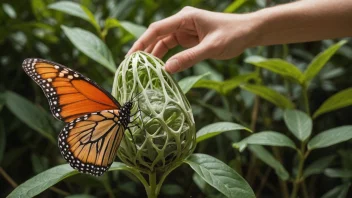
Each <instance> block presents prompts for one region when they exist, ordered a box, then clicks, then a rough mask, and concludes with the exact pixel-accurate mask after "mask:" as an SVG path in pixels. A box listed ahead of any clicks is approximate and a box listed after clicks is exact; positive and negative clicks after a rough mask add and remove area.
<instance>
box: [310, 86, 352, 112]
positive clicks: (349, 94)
mask: <svg viewBox="0 0 352 198" xmlns="http://www.w3.org/2000/svg"><path fill="white" fill-rule="evenodd" d="M350 105H352V88H348V89H344V90H342V91H340V92H338V93H336V94H334V95H333V96H331V97H330V98H328V99H327V100H326V101H325V102H324V103H323V104H322V105H321V106H320V107H319V109H318V110H317V111H316V112H315V113H314V115H313V118H316V117H318V116H319V115H321V114H324V113H327V112H330V111H334V110H336V109H340V108H343V107H347V106H350Z"/></svg>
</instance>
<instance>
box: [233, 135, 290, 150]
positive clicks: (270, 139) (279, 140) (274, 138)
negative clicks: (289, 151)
mask: <svg viewBox="0 0 352 198" xmlns="http://www.w3.org/2000/svg"><path fill="white" fill-rule="evenodd" d="M248 144H250V145H251V144H254V145H267V146H286V147H290V148H293V149H296V145H295V143H293V141H292V140H291V139H290V138H288V137H287V136H285V135H283V134H281V133H278V132H274V131H263V132H259V133H254V134H253V135H250V136H249V137H247V138H245V139H243V140H241V141H240V142H237V143H234V144H232V146H233V147H234V148H237V149H239V150H240V151H243V150H244V149H245V148H246V147H247V145H248Z"/></svg>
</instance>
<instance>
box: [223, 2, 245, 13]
mask: <svg viewBox="0 0 352 198" xmlns="http://www.w3.org/2000/svg"><path fill="white" fill-rule="evenodd" d="M246 2H248V1H247V0H235V1H233V2H232V3H231V4H230V5H229V6H227V7H226V8H225V10H224V12H226V13H233V12H236V10H237V9H239V8H240V7H241V6H242V5H243V4H244V3H246Z"/></svg>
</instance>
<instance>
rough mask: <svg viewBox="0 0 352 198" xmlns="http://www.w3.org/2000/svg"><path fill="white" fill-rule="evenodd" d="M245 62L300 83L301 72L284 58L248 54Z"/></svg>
mask: <svg viewBox="0 0 352 198" xmlns="http://www.w3.org/2000/svg"><path fill="white" fill-rule="evenodd" d="M245 62H246V63H250V64H252V65H254V66H257V67H261V68H264V69H267V70H270V71H272V72H275V73H277V74H280V75H282V76H284V77H288V78H290V79H293V80H295V81H296V82H298V83H302V80H303V73H302V72H301V71H300V70H299V69H298V68H297V67H296V66H294V65H292V64H291V63H289V62H287V61H285V60H282V59H278V58H273V59H264V58H262V57H257V56H250V57H248V58H246V60H245Z"/></svg>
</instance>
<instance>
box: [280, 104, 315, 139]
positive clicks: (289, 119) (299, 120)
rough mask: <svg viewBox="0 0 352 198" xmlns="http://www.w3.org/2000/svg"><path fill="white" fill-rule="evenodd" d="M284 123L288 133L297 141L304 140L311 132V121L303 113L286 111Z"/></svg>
mask: <svg viewBox="0 0 352 198" xmlns="http://www.w3.org/2000/svg"><path fill="white" fill-rule="evenodd" d="M284 119H285V123H286V125H287V127H288V129H290V131H291V132H292V133H293V135H295V136H296V137H297V138H298V139H299V140H301V141H304V140H306V139H307V138H308V137H309V136H310V134H311V132H312V127H313V123H312V119H311V118H310V117H309V116H308V115H307V114H306V113H304V112H302V111H298V110H286V111H285V114H284Z"/></svg>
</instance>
